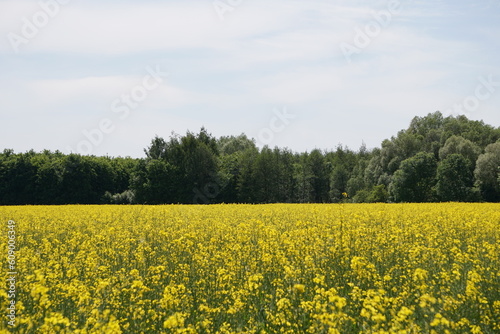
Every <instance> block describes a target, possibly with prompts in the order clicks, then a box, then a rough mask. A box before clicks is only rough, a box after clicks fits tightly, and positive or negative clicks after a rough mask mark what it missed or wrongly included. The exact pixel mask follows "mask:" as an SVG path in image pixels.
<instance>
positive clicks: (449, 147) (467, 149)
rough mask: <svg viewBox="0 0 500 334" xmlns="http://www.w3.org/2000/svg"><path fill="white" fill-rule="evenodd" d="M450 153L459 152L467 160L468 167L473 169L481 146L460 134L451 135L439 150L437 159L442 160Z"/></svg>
mask: <svg viewBox="0 0 500 334" xmlns="http://www.w3.org/2000/svg"><path fill="white" fill-rule="evenodd" d="M451 154H460V155H462V156H463V157H464V158H466V159H467V160H468V161H469V164H470V168H471V169H472V170H474V166H475V164H476V160H477V158H478V157H479V154H481V148H480V147H479V146H478V145H476V144H474V143H473V142H471V141H470V140H468V139H465V138H464V137H461V136H455V135H453V136H451V137H450V138H448V139H447V140H446V142H445V144H444V146H443V147H441V149H440V150H439V159H440V160H444V159H446V157H448V156H449V155H451Z"/></svg>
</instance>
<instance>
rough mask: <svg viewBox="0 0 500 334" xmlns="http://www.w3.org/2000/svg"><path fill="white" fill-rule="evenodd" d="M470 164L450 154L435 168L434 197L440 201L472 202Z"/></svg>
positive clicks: (461, 157)
mask: <svg viewBox="0 0 500 334" xmlns="http://www.w3.org/2000/svg"><path fill="white" fill-rule="evenodd" d="M470 165H471V163H470V161H469V160H468V159H467V158H465V157H464V156H463V155H461V154H450V155H448V156H447V157H446V158H445V159H444V160H442V161H441V162H440V163H439V165H438V168H437V176H436V179H437V183H436V195H437V197H438V199H439V200H441V201H457V202H465V201H472V200H473V190H472V188H473V186H474V177H473V174H472V171H471V166H470Z"/></svg>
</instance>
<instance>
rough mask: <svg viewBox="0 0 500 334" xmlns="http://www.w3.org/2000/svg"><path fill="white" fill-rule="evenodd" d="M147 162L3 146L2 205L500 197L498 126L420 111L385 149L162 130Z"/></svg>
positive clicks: (386, 142) (147, 151)
mask: <svg viewBox="0 0 500 334" xmlns="http://www.w3.org/2000/svg"><path fill="white" fill-rule="evenodd" d="M144 151H145V154H146V157H145V158H142V159H133V158H129V157H126V158H123V157H117V158H113V157H97V156H82V155H78V154H63V153H61V152H59V151H56V152H51V151H47V150H46V151H43V152H41V153H37V152H34V151H29V152H26V153H15V152H14V151H13V150H11V149H5V150H4V151H3V153H0V205H51V204H171V203H175V204H177V203H179V204H211V203H336V202H354V203H370V202H443V201H461V202H483V201H487V202H499V201H500V127H498V128H495V127H493V126H490V125H487V124H484V122H483V121H473V120H469V119H468V118H467V117H465V116H456V117H454V116H448V117H443V115H442V114H441V113H440V112H435V113H431V114H428V115H427V116H425V117H415V118H413V120H412V121H411V123H410V125H409V127H408V128H407V129H405V130H401V131H400V132H398V134H397V135H396V136H393V137H391V138H390V139H386V140H384V141H383V142H382V144H381V147H380V148H375V149H373V150H368V149H367V148H366V147H365V146H364V145H363V146H362V147H361V148H359V149H358V150H357V151H353V150H351V149H349V148H346V147H343V146H342V145H339V146H337V147H336V149H334V150H331V151H322V150H318V149H315V150H312V151H311V152H303V153H295V152H292V151H291V150H289V149H287V148H279V147H274V148H270V147H268V146H264V147H263V148H261V149H259V148H258V147H257V146H256V143H255V140H253V139H250V138H248V137H247V136H246V135H244V134H241V135H239V136H225V137H220V138H214V137H213V136H212V135H211V134H209V133H208V132H207V130H206V129H204V128H202V129H201V130H200V132H199V133H192V132H188V133H186V135H184V136H179V135H172V136H171V137H170V138H169V139H168V140H165V139H164V138H161V137H158V136H156V137H155V138H154V139H153V140H152V141H151V144H150V146H149V147H148V148H146V149H145V150H144Z"/></svg>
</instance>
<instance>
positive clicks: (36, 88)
mask: <svg viewBox="0 0 500 334" xmlns="http://www.w3.org/2000/svg"><path fill="white" fill-rule="evenodd" d="M499 36H500V0H478V1H463V0H456V1H451V0H450V1H448V0H441V1H439V0H437V1H416V0H413V1H411V0H408V1H404V0H386V1H378V0H374V1H361V0H359V1H356V0H354V1H353V0H351V1H347V0H345V1H344V0H331V1H326V0H265V1H264V0H252V1H249V0H215V1H214V0H186V1H182V2H181V1H173V0H164V1H160V0H143V1H131V0H126V1H114V0H99V1H97V0H86V1H82V0H40V1H28V0H0V150H3V149H6V148H9V149H14V150H15V151H16V152H25V151H28V150H30V149H34V150H35V151H42V150H44V149H48V150H52V151H55V150H59V151H61V152H63V153H71V152H73V153H80V154H93V155H109V156H131V157H143V156H144V151H143V150H144V148H146V147H147V146H148V145H149V144H150V142H151V139H152V138H153V137H154V136H155V135H158V136H161V137H164V138H165V139H168V138H169V136H171V135H172V133H177V134H181V135H182V134H185V133H186V131H191V132H198V131H199V130H200V128H201V127H205V128H206V129H207V130H208V132H210V133H211V134H212V135H213V136H215V137H220V136H227V135H239V134H241V133H245V134H246V135H248V136H249V137H252V138H255V140H256V143H257V145H258V146H259V147H262V146H264V145H269V146H271V147H274V146H279V147H287V148H289V149H291V150H292V151H296V152H305V151H311V150H313V149H316V148H318V149H324V150H331V149H334V148H335V147H337V146H338V145H344V146H347V147H349V148H351V149H353V150H357V149H358V148H359V147H360V146H361V145H362V144H363V143H364V144H366V146H367V147H368V148H374V147H379V146H380V143H381V142H382V140H384V139H386V138H390V137H391V136H393V135H396V134H397V132H398V131H399V130H401V129H404V128H407V127H408V125H409V123H410V121H411V119H412V118H413V117H414V116H425V115H427V114H428V113H432V112H435V111H437V110H439V111H441V112H442V113H443V114H444V115H445V116H449V115H453V116H456V115H458V114H465V115H466V116H467V117H469V118H470V119H474V120H483V121H484V122H485V123H487V124H491V125H493V126H495V127H498V126H500V62H499V56H500V38H499Z"/></svg>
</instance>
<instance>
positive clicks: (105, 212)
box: [0, 203, 500, 334]
mask: <svg viewBox="0 0 500 334" xmlns="http://www.w3.org/2000/svg"><path fill="white" fill-rule="evenodd" d="M9 220H12V221H14V222H15V236H16V239H15V242H16V244H15V246H16V251H17V252H16V253H15V256H16V267H15V269H16V272H17V276H16V281H15V297H14V296H9V284H3V285H2V289H0V304H1V305H2V307H1V309H2V310H3V311H2V312H3V313H4V314H2V317H1V318H2V322H1V324H0V333H9V332H15V333H108V334H111V333H500V204H458V203H446V204H331V205H316V204H303V205H302V204H300V205H291V204H290V205H288V204H276V205H214V206H180V205H179V206H177V205H169V206H53V207H49V206H34V207H31V206H26V207H0V221H2V224H3V228H2V230H3V231H4V232H3V236H2V237H1V238H0V240H2V243H3V245H2V249H4V253H5V255H4V257H3V258H4V259H5V260H4V261H3V262H4V264H3V266H2V268H3V271H4V277H5V280H6V281H4V282H7V279H8V278H9V274H8V271H9V269H8V267H7V249H8V248H7V240H8V232H7V230H8V229H7V226H8V225H7V224H8V221H9ZM11 288H12V287H11ZM12 300H15V327H12V326H11V325H9V323H8V321H9V318H8V317H7V315H8V310H7V306H8V305H10V304H9V303H10V302H11V301H12Z"/></svg>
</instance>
